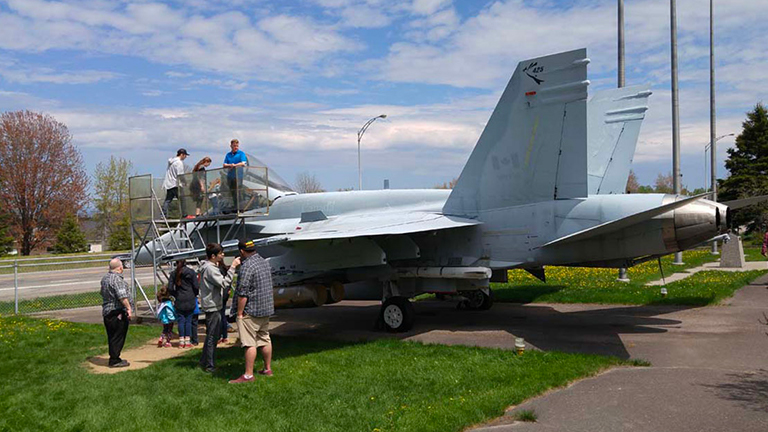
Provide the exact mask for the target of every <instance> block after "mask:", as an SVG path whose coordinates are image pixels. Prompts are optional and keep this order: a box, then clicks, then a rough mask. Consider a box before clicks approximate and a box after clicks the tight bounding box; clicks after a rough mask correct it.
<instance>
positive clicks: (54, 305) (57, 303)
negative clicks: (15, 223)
mask: <svg viewBox="0 0 768 432" xmlns="http://www.w3.org/2000/svg"><path fill="white" fill-rule="evenodd" d="M113 256H114V254H94V255H74V256H54V257H39V258H22V259H14V260H13V262H12V263H11V262H10V261H11V260H0V270H3V269H13V313H15V314H18V313H19V273H24V272H23V269H24V268H32V267H35V268H40V267H53V266H71V265H73V264H99V263H106V262H109V261H110V260H111V259H112V257H113ZM85 257H88V258H96V259H83V258H85ZM101 257H104V258H101ZM6 262H8V264H6ZM83 294H85V295H83ZM89 294H90V295H89ZM93 294H94V293H79V295H78V296H74V297H69V301H67V298H68V297H66V296H64V295H54V296H50V298H51V301H50V302H49V305H47V306H46V305H45V304H43V302H42V301H41V300H39V298H35V299H34V300H36V301H37V302H38V303H40V304H39V305H33V307H30V308H28V309H31V310H32V311H34V310H41V311H42V310H54V309H69V308H72V307H80V306H84V305H92V304H93V303H96V304H98V300H100V294H99V293H98V292H95V294H96V295H97V296H98V298H97V297H95V296H94V295H93ZM89 297H93V298H89ZM42 298H45V297H42ZM4 303H7V302H2V301H0V306H2V305H3V304H4ZM68 303H69V305H68ZM2 309H3V308H2V307H0V312H2Z"/></svg>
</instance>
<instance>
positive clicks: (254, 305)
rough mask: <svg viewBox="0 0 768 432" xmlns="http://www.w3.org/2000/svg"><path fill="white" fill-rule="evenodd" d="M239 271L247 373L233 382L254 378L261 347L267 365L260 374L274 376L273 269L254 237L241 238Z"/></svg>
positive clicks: (239, 308) (240, 329)
mask: <svg viewBox="0 0 768 432" xmlns="http://www.w3.org/2000/svg"><path fill="white" fill-rule="evenodd" d="M237 248H238V249H239V250H240V258H241V264H240V274H239V276H238V277H237V288H236V289H235V299H236V302H237V303H236V304H237V330H238V332H239V334H240V344H241V345H242V346H243V347H244V348H245V373H244V374H243V375H241V376H240V377H238V378H236V379H233V380H231V381H230V383H231V384H237V383H244V382H250V381H253V365H254V363H255V362H256V354H257V350H258V348H261V355H262V356H263V357H264V369H262V370H260V371H259V372H258V374H259V375H266V376H272V340H271V339H270V337H269V317H270V316H271V315H272V314H274V313H275V299H274V293H273V291H272V269H271V268H270V267H269V263H268V262H267V260H265V259H264V258H262V257H261V255H259V254H258V253H257V252H256V246H255V245H254V244H253V242H252V241H249V242H244V241H242V240H241V241H240V242H239V243H238V245H237Z"/></svg>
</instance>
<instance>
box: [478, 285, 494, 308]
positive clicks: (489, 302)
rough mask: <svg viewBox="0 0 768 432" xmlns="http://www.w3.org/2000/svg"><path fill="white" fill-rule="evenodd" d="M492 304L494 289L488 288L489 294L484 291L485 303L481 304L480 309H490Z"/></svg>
mask: <svg viewBox="0 0 768 432" xmlns="http://www.w3.org/2000/svg"><path fill="white" fill-rule="evenodd" d="M481 292H482V291H481ZM491 306H493V290H492V289H490V288H488V294H486V293H483V304H482V305H480V310H488V309H490V308H491Z"/></svg>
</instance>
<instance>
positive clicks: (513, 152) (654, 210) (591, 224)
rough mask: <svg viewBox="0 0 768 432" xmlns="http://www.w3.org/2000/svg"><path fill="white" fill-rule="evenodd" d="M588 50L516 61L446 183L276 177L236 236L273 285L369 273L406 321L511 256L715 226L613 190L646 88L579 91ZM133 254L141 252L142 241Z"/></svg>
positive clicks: (548, 259) (648, 250) (544, 260)
mask: <svg viewBox="0 0 768 432" xmlns="http://www.w3.org/2000/svg"><path fill="white" fill-rule="evenodd" d="M588 64H589V58H587V51H586V49H579V50H574V51H569V52H563V53H559V54H554V55H549V56H545V57H540V58H536V59H531V60H526V61H523V62H520V63H519V64H518V66H517V69H516V70H515V72H514V74H513V75H512V78H511V79H510V81H509V83H508V84H507V86H506V89H505V90H504V93H503V94H502V96H501V99H500V100H499V102H498V104H497V106H496V108H495V109H494V111H493V113H492V115H491V118H490V120H489V121H488V123H487V125H486V127H485V129H484V131H483V132H482V134H481V136H480V138H479V140H478V142H477V144H476V146H475V148H474V150H473V151H472V153H471V155H470V157H469V160H468V161H467V163H466V165H465V166H464V168H463V170H462V172H461V175H460V176H459V178H458V181H457V183H456V186H455V187H454V189H453V190H433V189H430V190H375V191H350V192H328V193H316V194H295V193H290V191H288V190H286V191H284V193H281V194H280V196H279V197H277V199H275V200H274V201H273V202H272V204H271V206H270V207H269V211H268V212H258V211H256V212H254V213H253V216H249V217H247V218H246V219H245V224H244V225H245V229H244V232H242V233H240V234H238V238H239V239H249V240H252V241H253V242H254V244H255V245H256V246H257V247H259V253H261V254H262V255H263V256H265V257H267V259H268V261H269V263H270V265H271V267H272V271H273V275H274V281H275V290H276V291H275V292H276V296H278V295H280V296H283V297H285V296H287V295H299V294H298V293H299V292H300V290H309V291H313V292H315V293H321V292H322V293H323V295H327V294H328V293H330V294H331V297H333V298H334V299H339V298H340V297H341V296H343V292H344V288H343V287H344V284H348V283H350V282H356V281H365V280H367V281H375V282H376V287H377V290H378V291H377V292H378V294H379V295H380V298H381V299H382V307H381V309H380V313H379V321H380V322H381V323H382V324H383V325H384V327H385V328H387V329H388V330H391V331H407V330H408V329H410V328H411V326H412V325H413V323H414V318H415V317H414V311H413V307H412V305H411V302H410V299H411V298H413V297H414V296H416V295H419V294H422V293H438V294H448V295H454V296H460V297H461V298H463V299H464V302H465V305H466V306H467V307H468V308H470V309H487V308H489V307H490V306H491V304H492V302H493V295H492V292H491V289H490V285H489V282H491V281H504V280H506V275H507V270H509V269H515V268H521V269H525V270H528V271H529V272H531V273H532V274H534V275H536V276H538V277H540V278H542V279H543V277H544V266H593V267H613V268H618V267H631V266H633V265H635V264H638V263H640V262H644V261H647V260H651V259H655V258H657V257H660V256H663V255H667V254H670V253H673V252H678V251H682V250H685V249H688V248H691V247H693V246H695V245H698V244H700V243H702V242H704V241H706V240H708V239H711V238H713V237H715V236H717V235H719V234H722V233H724V232H725V231H726V229H727V226H728V224H727V220H728V218H729V210H728V207H727V206H725V205H723V204H719V203H716V202H712V201H709V200H707V199H705V198H704V196H695V197H684V196H677V195H668V194H634V195H628V194H624V193H623V192H624V188H625V187H626V181H627V175H628V172H629V167H630V165H631V161H632V157H633V156H634V150H635V145H636V141H637V135H638V133H639V129H640V123H641V121H642V119H643V117H644V115H645V112H646V110H647V109H648V108H647V98H648V96H649V95H650V92H649V91H648V90H647V89H644V88H642V87H632V88H625V89H616V90H611V91H605V92H603V93H599V94H597V95H596V96H595V97H594V98H593V99H592V100H590V101H589V102H588V98H587V93H588V92H587V90H588V87H589V85H590V82H589V81H588V80H587V66H588ZM590 134H593V135H594V136H589V135H590ZM274 198H275V197H274V196H270V200H272V199H274ZM170 237H172V235H170V234H169V235H167V236H166V237H165V238H161V239H160V240H161V241H163V242H169V241H170V240H171V238H170ZM200 237H201V238H200V240H199V242H198V244H197V245H196V247H195V248H194V249H193V250H189V251H182V252H179V253H173V254H167V255H166V256H165V257H163V259H164V260H175V259H181V258H189V257H193V256H200V254H201V251H202V248H204V244H203V243H204V242H207V241H214V240H215V236H214V235H213V233H208V234H205V233H203V234H202V235H201V236H200ZM235 244H236V241H234V240H233V241H229V242H225V243H224V246H225V248H226V249H227V250H229V251H233V250H235V249H236V246H235ZM150 247H154V246H152V245H150ZM135 260H136V261H137V262H138V263H141V262H148V260H149V262H151V259H150V258H149V257H148V254H147V252H146V250H145V251H144V252H140V253H139V254H137V256H136V257H135ZM286 293H289V294H286ZM290 293H293V294H290ZM323 298H324V297H323Z"/></svg>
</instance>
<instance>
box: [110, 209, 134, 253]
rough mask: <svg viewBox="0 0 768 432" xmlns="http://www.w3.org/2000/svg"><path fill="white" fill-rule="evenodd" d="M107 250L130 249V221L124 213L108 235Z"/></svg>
mask: <svg viewBox="0 0 768 432" xmlns="http://www.w3.org/2000/svg"><path fill="white" fill-rule="evenodd" d="M108 245H109V250H126V249H130V248H131V219H130V215H129V214H128V213H127V212H126V213H125V214H124V215H123V217H122V218H121V219H120V220H118V221H117V222H116V223H115V225H114V227H113V230H112V233H111V234H110V235H109V244H108Z"/></svg>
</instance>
